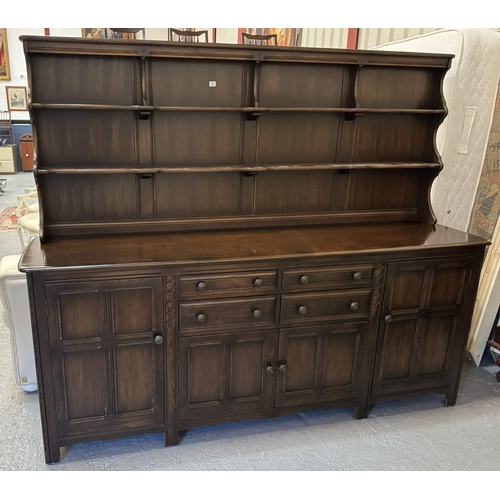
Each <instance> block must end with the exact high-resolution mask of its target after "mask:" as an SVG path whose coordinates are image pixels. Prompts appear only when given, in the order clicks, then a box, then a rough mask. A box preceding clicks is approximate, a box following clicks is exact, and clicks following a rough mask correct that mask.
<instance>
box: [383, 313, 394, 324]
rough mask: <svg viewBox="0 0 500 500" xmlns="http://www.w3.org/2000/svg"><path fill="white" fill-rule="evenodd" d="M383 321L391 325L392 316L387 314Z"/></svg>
mask: <svg viewBox="0 0 500 500" xmlns="http://www.w3.org/2000/svg"><path fill="white" fill-rule="evenodd" d="M384 319H385V322H386V323H392V316H391V315H390V314H388V315H387V316H386V317H385V318H384Z"/></svg>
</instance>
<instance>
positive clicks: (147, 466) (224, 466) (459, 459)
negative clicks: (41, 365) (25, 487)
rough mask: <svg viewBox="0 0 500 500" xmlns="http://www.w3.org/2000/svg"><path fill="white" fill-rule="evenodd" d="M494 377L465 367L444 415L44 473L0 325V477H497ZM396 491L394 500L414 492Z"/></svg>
mask: <svg viewBox="0 0 500 500" xmlns="http://www.w3.org/2000/svg"><path fill="white" fill-rule="evenodd" d="M30 186H33V177H32V175H31V174H27V173H22V174H18V175H16V176H10V177H9V178H8V185H7V190H6V192H5V193H4V194H3V195H0V211H2V210H3V209H4V208H5V207H6V206H9V205H15V204H16V202H17V194H18V193H21V192H23V191H24V188H25V187H30ZM14 253H20V245H19V241H18V240H17V235H16V233H15V232H9V233H5V232H0V256H3V255H8V254H14ZM496 371H497V368H496V367H494V365H493V360H492V359H490V357H489V355H488V356H486V357H485V359H484V361H483V366H481V367H480V368H476V367H475V366H473V365H471V364H468V363H466V364H465V367H464V371H463V374H462V383H461V386H460V393H459V397H458V402H457V404H456V406H454V407H450V408H445V407H444V406H443V397H441V396H429V397H424V398H419V399H415V400H410V401H394V402H391V403H384V404H378V405H376V406H375V407H374V408H373V410H372V411H371V412H370V415H369V417H368V418H366V419H364V420H355V419H354V418H353V417H352V409H350V408H343V409H342V408H341V409H334V410H326V411H315V412H310V413H301V414H297V415H291V416H287V417H281V418H274V419H268V420H259V421H245V422H240V423H229V424H222V425H218V426H214V427H201V428H199V429H193V430H191V431H188V432H187V433H186V435H185V436H184V438H183V439H182V441H181V443H180V445H179V446H174V447H169V448H165V447H164V446H163V436H162V435H160V434H156V435H152V434H148V435H144V436H139V437H130V438H124V439H120V440H114V441H97V442H93V443H86V444H78V445H75V446H73V447H72V448H70V449H67V450H65V452H64V458H63V460H62V462H61V463H60V464H56V465H51V466H47V465H46V464H45V462H44V454H43V445H42V434H41V427H40V418H39V409H38V396H37V394H36V393H34V394H27V393H25V392H24V391H23V390H22V389H21V388H19V387H17V386H16V385H15V382H14V376H13V373H12V362H11V357H10V345H9V332H8V330H7V328H6V327H5V325H4V324H3V322H2V320H1V319H0V470H87V471H92V470H155V471H157V470H209V471H212V470H271V471H274V470H329V471H334V470H440V471H441V470H491V471H498V470H500V448H499V444H498V431H499V429H500V384H499V383H498V382H497V380H496V378H495V376H494V373H496ZM167 486H168V485H167ZM360 486H361V485H360ZM401 487H402V490H401V494H404V492H405V491H406V492H407V493H411V491H409V490H408V489H409V488H410V489H411V490H413V489H414V486H413V485H410V484H406V485H404V486H403V485H402V486H401ZM353 488H354V485H353ZM447 488H448V487H447ZM355 489H356V490H357V489H358V486H357V485H356V487H355ZM447 491H448V492H449V490H448V489H447ZM384 492H386V490H385V489H384ZM410 496H411V495H410Z"/></svg>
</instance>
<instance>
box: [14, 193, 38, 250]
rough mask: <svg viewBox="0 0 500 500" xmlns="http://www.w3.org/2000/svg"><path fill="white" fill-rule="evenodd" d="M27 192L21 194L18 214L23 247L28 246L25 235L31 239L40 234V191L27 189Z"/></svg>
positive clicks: (18, 229) (18, 226) (19, 234)
mask: <svg viewBox="0 0 500 500" xmlns="http://www.w3.org/2000/svg"><path fill="white" fill-rule="evenodd" d="M26 191H27V192H26V194H20V195H19V196H18V197H17V199H18V206H17V210H16V215H17V234H18V236H19V241H20V243H21V249H24V247H25V246H26V240H25V235H26V236H27V238H28V243H29V241H30V240H31V239H32V238H34V237H35V236H38V234H39V232H40V212H39V205H38V192H37V190H36V189H34V190H29V191H28V190H26Z"/></svg>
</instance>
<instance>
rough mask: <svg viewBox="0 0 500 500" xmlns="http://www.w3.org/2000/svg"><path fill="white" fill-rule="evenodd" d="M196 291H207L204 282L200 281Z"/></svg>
mask: <svg viewBox="0 0 500 500" xmlns="http://www.w3.org/2000/svg"><path fill="white" fill-rule="evenodd" d="M197 288H198V290H199V291H200V292H203V291H204V290H206V289H207V284H206V283H205V282H204V281H200V282H199V283H198V286H197Z"/></svg>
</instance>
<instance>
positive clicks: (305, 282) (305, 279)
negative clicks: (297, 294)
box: [300, 275, 309, 285]
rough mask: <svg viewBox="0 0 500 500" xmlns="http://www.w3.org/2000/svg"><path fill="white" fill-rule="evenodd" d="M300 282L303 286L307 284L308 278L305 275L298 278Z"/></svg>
mask: <svg viewBox="0 0 500 500" xmlns="http://www.w3.org/2000/svg"><path fill="white" fill-rule="evenodd" d="M300 282H301V283H302V284H303V285H307V283H309V276H306V275H304V276H302V277H301V278H300Z"/></svg>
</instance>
